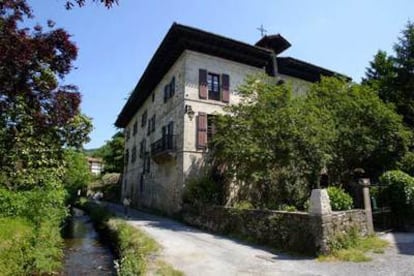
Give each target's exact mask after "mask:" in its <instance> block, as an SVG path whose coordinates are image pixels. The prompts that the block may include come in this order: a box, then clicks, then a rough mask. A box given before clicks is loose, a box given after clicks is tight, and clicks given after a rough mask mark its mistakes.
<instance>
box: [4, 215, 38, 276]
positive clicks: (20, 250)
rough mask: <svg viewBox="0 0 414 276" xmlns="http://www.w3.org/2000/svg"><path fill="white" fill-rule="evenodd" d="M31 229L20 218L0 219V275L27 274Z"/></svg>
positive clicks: (29, 258) (29, 225)
mask: <svg viewBox="0 0 414 276" xmlns="http://www.w3.org/2000/svg"><path fill="white" fill-rule="evenodd" d="M32 227H33V226H32V224H31V223H29V222H28V221H27V220H24V219H21V218H18V219H16V218H0V275H5V276H8V275H26V274H29V272H30V268H29V267H28V264H30V263H31V257H30V250H31V242H32V238H33V234H32V230H33V228H32Z"/></svg>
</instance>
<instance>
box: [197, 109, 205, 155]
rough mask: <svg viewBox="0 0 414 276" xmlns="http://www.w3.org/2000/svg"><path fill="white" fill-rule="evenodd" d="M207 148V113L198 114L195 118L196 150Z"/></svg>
mask: <svg viewBox="0 0 414 276" xmlns="http://www.w3.org/2000/svg"><path fill="white" fill-rule="evenodd" d="M206 147H207V113H204V112H199V113H198V116H197V149H205V148H206Z"/></svg>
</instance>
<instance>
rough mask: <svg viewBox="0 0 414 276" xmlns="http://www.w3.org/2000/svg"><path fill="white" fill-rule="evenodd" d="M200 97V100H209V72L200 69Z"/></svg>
mask: <svg viewBox="0 0 414 276" xmlns="http://www.w3.org/2000/svg"><path fill="white" fill-rule="evenodd" d="M198 87H199V90H198V95H199V97H200V99H207V90H208V89H207V70H205V69H200V70H199V71H198Z"/></svg>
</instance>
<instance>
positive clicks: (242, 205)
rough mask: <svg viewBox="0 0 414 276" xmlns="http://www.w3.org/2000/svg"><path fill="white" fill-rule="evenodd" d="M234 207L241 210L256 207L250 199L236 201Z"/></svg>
mask: <svg viewBox="0 0 414 276" xmlns="http://www.w3.org/2000/svg"><path fill="white" fill-rule="evenodd" d="M233 208H236V209H239V210H249V209H255V208H254V206H253V204H252V203H251V202H250V201H247V200H241V201H238V202H236V203H234V206H233Z"/></svg>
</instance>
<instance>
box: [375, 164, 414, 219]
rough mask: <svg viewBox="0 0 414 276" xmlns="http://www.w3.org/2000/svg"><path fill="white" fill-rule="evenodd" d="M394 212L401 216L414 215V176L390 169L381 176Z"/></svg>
mask: <svg viewBox="0 0 414 276" xmlns="http://www.w3.org/2000/svg"><path fill="white" fill-rule="evenodd" d="M380 182H381V184H383V185H387V188H386V193H387V195H388V198H389V201H390V207H391V210H392V212H393V213H394V214H395V215H397V217H399V218H403V217H406V216H413V215H414V178H413V177H411V176H410V175H408V174H406V173H404V172H402V171H388V172H385V173H384V174H383V175H381V177H380Z"/></svg>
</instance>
